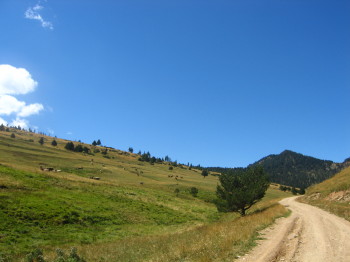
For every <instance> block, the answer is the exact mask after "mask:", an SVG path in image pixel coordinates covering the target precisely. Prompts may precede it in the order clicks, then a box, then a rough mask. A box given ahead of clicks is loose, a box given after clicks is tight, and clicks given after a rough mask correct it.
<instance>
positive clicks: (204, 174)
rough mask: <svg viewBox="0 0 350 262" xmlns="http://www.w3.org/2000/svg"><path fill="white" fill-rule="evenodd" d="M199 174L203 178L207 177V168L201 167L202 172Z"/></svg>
mask: <svg viewBox="0 0 350 262" xmlns="http://www.w3.org/2000/svg"><path fill="white" fill-rule="evenodd" d="M201 175H202V176H203V178H205V177H207V176H208V175H209V172H208V170H206V169H203V170H202V174H201Z"/></svg>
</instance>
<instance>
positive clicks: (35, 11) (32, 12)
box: [24, 4, 53, 30]
mask: <svg viewBox="0 0 350 262" xmlns="http://www.w3.org/2000/svg"><path fill="white" fill-rule="evenodd" d="M43 9H44V7H43V6H42V5H40V4H36V5H35V6H33V7H29V8H28V9H27V10H26V11H25V13H24V17H25V18H27V19H33V20H37V21H39V22H40V23H41V26H42V27H44V28H48V29H51V30H53V24H52V23H51V22H49V21H46V20H45V19H44V18H43V17H42V16H41V14H40V13H39V11H41V10H43Z"/></svg>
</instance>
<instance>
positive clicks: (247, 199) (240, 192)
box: [215, 166, 269, 216]
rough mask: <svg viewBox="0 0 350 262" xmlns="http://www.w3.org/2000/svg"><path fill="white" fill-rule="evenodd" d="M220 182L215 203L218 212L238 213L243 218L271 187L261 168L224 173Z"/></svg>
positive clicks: (220, 177)
mask: <svg viewBox="0 0 350 262" xmlns="http://www.w3.org/2000/svg"><path fill="white" fill-rule="evenodd" d="M219 181H220V185H218V186H217V189H216V194H217V197H218V198H217V200H216V201H215V204H216V206H217V208H218V211H221V212H238V213H240V214H241V216H245V214H246V211H247V210H248V209H249V208H250V207H251V206H252V205H254V204H255V203H257V202H258V201H259V200H261V199H262V198H263V197H264V195H265V192H266V190H267V188H268V187H269V180H268V177H267V175H266V173H265V172H264V170H263V168H262V167H261V166H255V167H250V168H246V169H244V168H241V169H236V170H232V171H231V172H230V173H223V174H221V175H220V176H219Z"/></svg>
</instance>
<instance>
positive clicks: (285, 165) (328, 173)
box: [208, 149, 350, 188]
mask: <svg viewBox="0 0 350 262" xmlns="http://www.w3.org/2000/svg"><path fill="white" fill-rule="evenodd" d="M256 165H261V166H263V167H264V169H265V171H266V172H267V173H268V174H269V175H270V180H271V182H273V183H278V184H282V185H287V186H292V187H298V188H307V187H309V186H311V185H313V184H317V183H320V182H322V181H324V180H326V179H328V178H330V177H332V176H333V175H335V174H336V173H338V172H340V171H341V170H342V169H344V168H345V167H348V166H350V158H346V159H345V160H344V162H342V163H337V162H333V161H331V160H321V159H318V158H315V157H311V156H307V155H304V154H301V153H297V152H294V151H292V150H288V149H286V150H284V151H282V152H281V153H279V154H270V155H268V156H265V157H263V158H261V159H259V160H258V161H256V162H254V163H252V164H250V165H248V167H251V166H256ZM232 169H234V168H220V167H209V168H208V170H210V171H216V172H221V173H222V172H225V171H228V170H232Z"/></svg>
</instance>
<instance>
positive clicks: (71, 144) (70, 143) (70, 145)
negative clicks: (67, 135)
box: [64, 142, 74, 151]
mask: <svg viewBox="0 0 350 262" xmlns="http://www.w3.org/2000/svg"><path fill="white" fill-rule="evenodd" d="M64 148H65V149H67V150H71V151H74V144H73V142H68V143H67V144H66V145H65V146H64Z"/></svg>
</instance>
